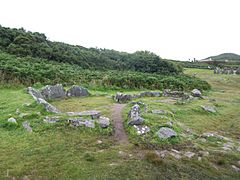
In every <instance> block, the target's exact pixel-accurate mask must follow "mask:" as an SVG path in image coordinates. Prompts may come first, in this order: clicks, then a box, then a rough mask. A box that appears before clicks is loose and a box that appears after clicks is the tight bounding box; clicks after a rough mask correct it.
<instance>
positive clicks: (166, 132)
mask: <svg viewBox="0 0 240 180" xmlns="http://www.w3.org/2000/svg"><path fill="white" fill-rule="evenodd" d="M157 135H158V137H159V138H160V139H166V138H170V137H175V136H177V133H176V132H175V131H174V130H172V129H170V128H168V127H162V128H160V129H159V131H158V132H157Z"/></svg>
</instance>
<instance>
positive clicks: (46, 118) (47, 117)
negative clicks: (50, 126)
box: [43, 116, 60, 123]
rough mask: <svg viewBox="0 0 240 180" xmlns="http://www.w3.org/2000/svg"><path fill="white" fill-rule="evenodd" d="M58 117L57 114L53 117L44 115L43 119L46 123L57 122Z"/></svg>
mask: <svg viewBox="0 0 240 180" xmlns="http://www.w3.org/2000/svg"><path fill="white" fill-rule="evenodd" d="M59 119H60V117H58V116H54V117H49V116H46V117H45V118H44V119H43V121H44V122H46V123H56V122H58V121H59Z"/></svg>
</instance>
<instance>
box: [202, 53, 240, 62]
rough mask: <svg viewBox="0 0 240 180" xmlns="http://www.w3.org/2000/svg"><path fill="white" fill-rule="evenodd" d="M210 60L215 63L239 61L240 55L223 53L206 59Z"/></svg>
mask: <svg viewBox="0 0 240 180" xmlns="http://www.w3.org/2000/svg"><path fill="white" fill-rule="evenodd" d="M210 58H211V59H212V60H215V61H224V60H228V61H240V55H238V54H234V53H223V54H219V55H217V56H210V57H208V58H206V59H210Z"/></svg>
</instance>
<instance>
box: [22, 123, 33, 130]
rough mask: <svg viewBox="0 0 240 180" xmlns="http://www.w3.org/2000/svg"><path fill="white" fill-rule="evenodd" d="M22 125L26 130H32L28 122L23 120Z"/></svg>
mask: <svg viewBox="0 0 240 180" xmlns="http://www.w3.org/2000/svg"><path fill="white" fill-rule="evenodd" d="M22 125H23V127H24V128H25V129H26V130H27V131H28V132H32V128H31V127H30V124H29V122H27V121H25V122H23V123H22Z"/></svg>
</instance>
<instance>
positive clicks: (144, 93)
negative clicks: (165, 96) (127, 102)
mask: <svg viewBox="0 0 240 180" xmlns="http://www.w3.org/2000/svg"><path fill="white" fill-rule="evenodd" d="M139 96H140V97H146V96H147V97H159V96H161V92H151V91H150V92H149V91H147V92H142V93H140V95H139Z"/></svg>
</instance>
